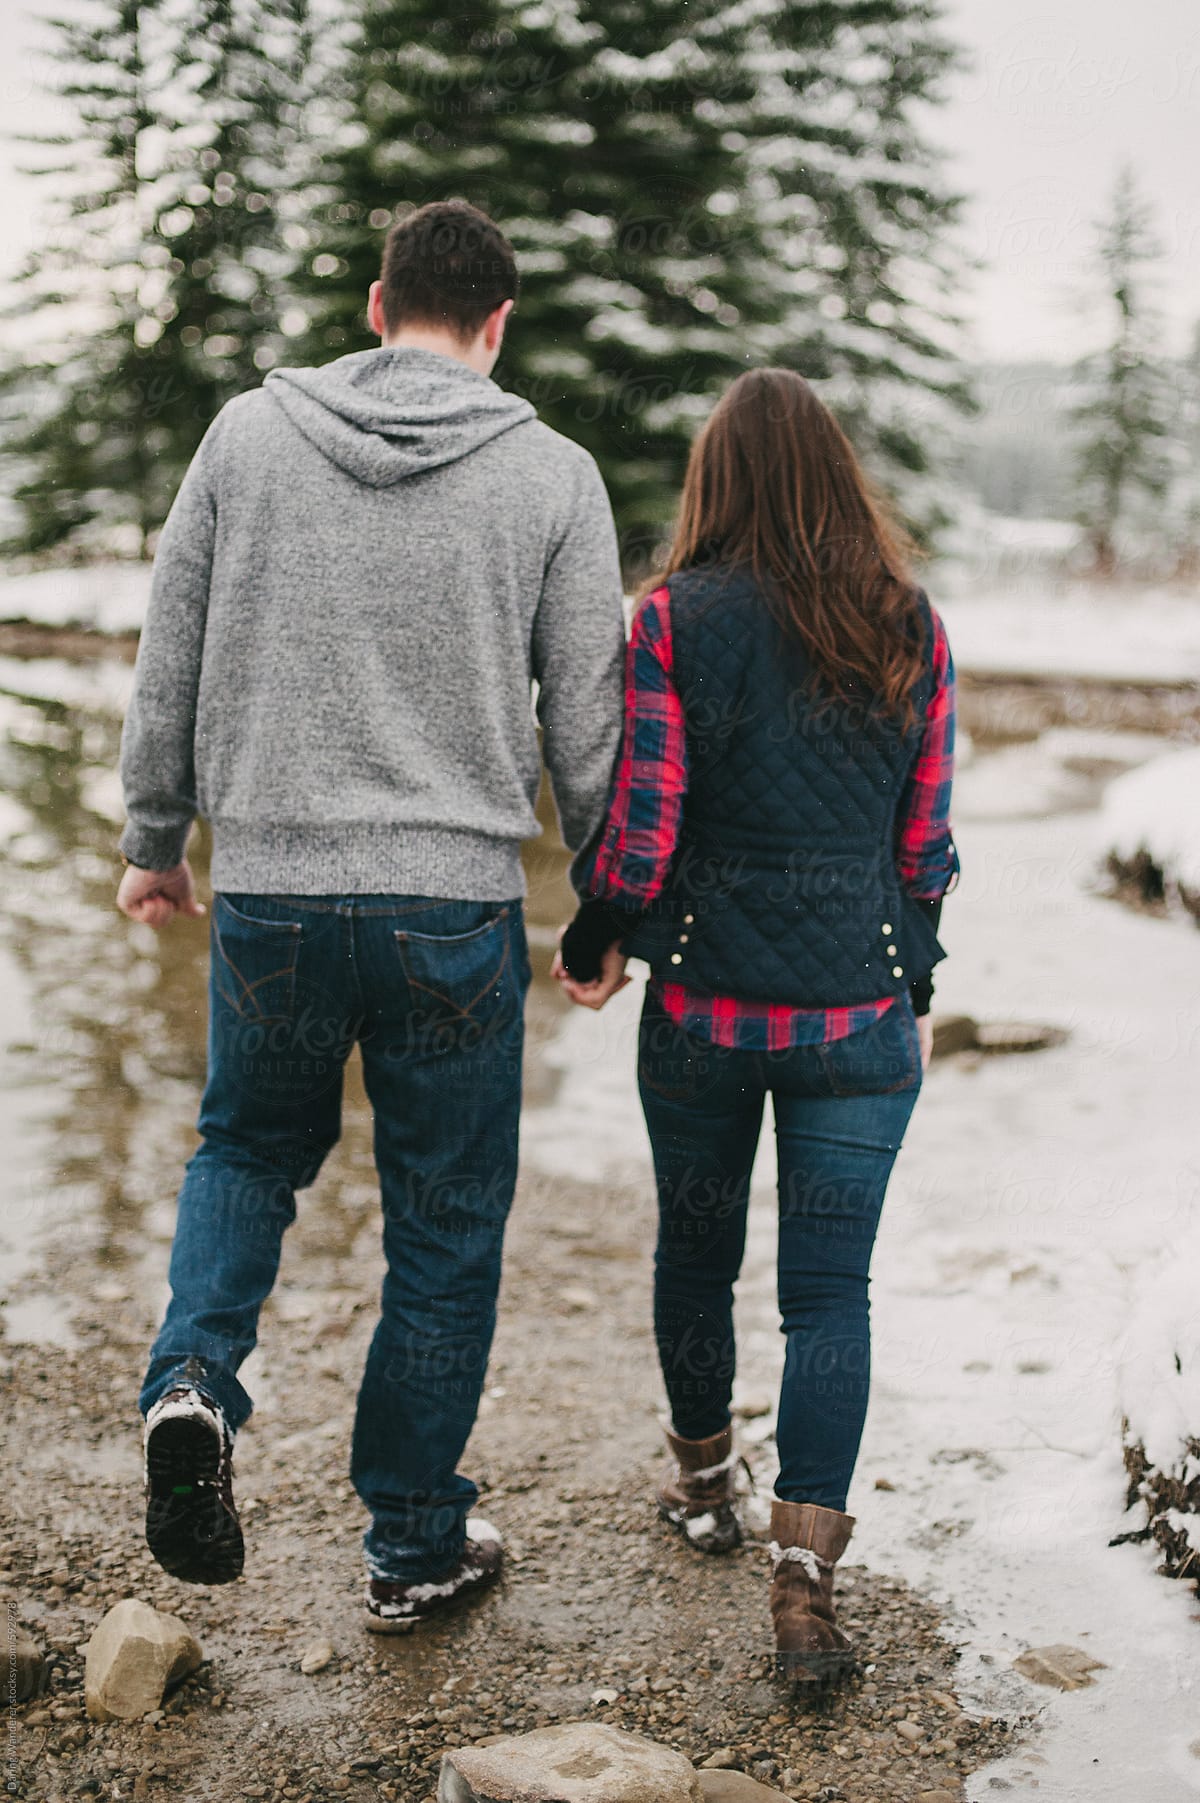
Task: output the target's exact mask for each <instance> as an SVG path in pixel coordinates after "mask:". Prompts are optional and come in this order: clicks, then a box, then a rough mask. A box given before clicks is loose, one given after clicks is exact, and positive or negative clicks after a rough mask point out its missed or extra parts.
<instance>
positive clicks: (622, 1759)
mask: <svg viewBox="0 0 1200 1803" xmlns="http://www.w3.org/2000/svg"><path fill="white" fill-rule="evenodd" d="M703 1794H704V1793H703V1792H702V1791H701V1789H700V1785H699V1781H698V1779H697V1777H696V1774H695V1772H694V1771H693V1769H692V1766H691V1763H690V1762H689V1761H688V1760H686V1759H685V1758H684V1757H683V1755H682V1753H675V1752H672V1750H671V1749H670V1748H669V1747H663V1746H659V1745H657V1744H656V1743H655V1742H654V1741H652V1740H647V1739H645V1738H643V1736H641V1735H639V1734H626V1733H624V1732H623V1731H622V1730H621V1729H619V1728H610V1727H609V1726H608V1725H607V1724H606V1723H602V1722H563V1723H561V1724H560V1725H556V1726H553V1727H549V1728H538V1729H535V1730H534V1732H533V1733H532V1734H519V1735H513V1736H512V1737H510V1738H508V1739H505V1740H498V1741H495V1742H493V1744H492V1745H491V1746H490V1747H460V1748H458V1749H456V1750H455V1751H454V1752H451V1753H446V1754H444V1755H443V1757H442V1767H441V1775H440V1778H439V1781H438V1792H437V1795H438V1803H482V1799H484V1798H486V1799H487V1803H545V1800H546V1799H549V1798H554V1799H555V1800H556V1803H610V1799H612V1798H614V1797H619V1798H620V1799H621V1803H702V1799H703Z"/></svg>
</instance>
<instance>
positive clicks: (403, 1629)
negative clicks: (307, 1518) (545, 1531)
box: [364, 1515, 504, 1634]
mask: <svg viewBox="0 0 1200 1803" xmlns="http://www.w3.org/2000/svg"><path fill="white" fill-rule="evenodd" d="M503 1563H504V1542H503V1540H502V1539H501V1538H500V1535H499V1534H498V1533H497V1531H496V1529H495V1528H494V1527H492V1526H491V1525H490V1524H489V1523H488V1522H486V1521H482V1520H481V1519H480V1518H479V1517H478V1516H477V1515H471V1516H468V1518H467V1541H466V1545H465V1546H464V1547H463V1550H462V1553H461V1554H460V1556H459V1559H458V1563H457V1564H456V1565H453V1566H452V1567H451V1568H450V1570H449V1571H448V1572H447V1573H446V1575H445V1577H443V1578H439V1579H438V1581H437V1582H436V1583H431V1584H429V1583H422V1584H416V1583H412V1584H410V1583H397V1582H394V1581H393V1580H391V1579H389V1578H376V1577H372V1578H369V1579H368V1580H367V1594H366V1597H365V1598H364V1607H365V1609H366V1616H367V1620H366V1625H367V1631H368V1633H371V1634H406V1633H407V1632H408V1630H409V1629H410V1628H414V1627H416V1625H417V1623H418V1622H420V1621H424V1620H426V1618H427V1617H428V1616H430V1615H437V1614H439V1613H440V1611H441V1610H443V1609H446V1608H448V1607H449V1606H450V1605H451V1604H453V1603H459V1602H462V1601H464V1600H466V1599H469V1598H473V1597H476V1596H478V1595H479V1593H480V1591H482V1590H486V1589H487V1587H488V1585H489V1584H494V1583H495V1581H496V1579H497V1578H498V1577H499V1576H500V1570H501V1567H502V1565H503Z"/></svg>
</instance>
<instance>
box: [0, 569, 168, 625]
mask: <svg viewBox="0 0 1200 1803" xmlns="http://www.w3.org/2000/svg"><path fill="white" fill-rule="evenodd" d="M150 569H151V566H150V565H149V564H148V563H97V564H88V565H86V566H84V567H83V568H81V569H69V570H32V571H26V572H25V573H24V574H21V575H15V576H0V621H2V620H28V621H30V622H32V623H33V624H34V625H36V626H77V627H83V628H84V629H86V630H88V631H91V632H109V633H111V632H137V631H138V630H139V628H140V627H141V624H142V620H143V618H144V616H145V612H146V603H147V602H148V600H149V598H150Z"/></svg>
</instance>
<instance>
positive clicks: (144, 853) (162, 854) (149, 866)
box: [117, 820, 192, 870]
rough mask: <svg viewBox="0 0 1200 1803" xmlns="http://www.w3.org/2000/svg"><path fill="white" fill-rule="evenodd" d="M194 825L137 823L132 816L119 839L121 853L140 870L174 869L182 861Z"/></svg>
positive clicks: (118, 845) (118, 846)
mask: <svg viewBox="0 0 1200 1803" xmlns="http://www.w3.org/2000/svg"><path fill="white" fill-rule="evenodd" d="M191 830H192V826H191V822H190V821H189V822H188V824H187V825H186V826H184V827H177V826H170V827H167V826H137V825H135V824H134V822H133V821H132V820H131V821H129V822H128V824H127V825H126V827H125V831H124V832H123V833H122V834H121V837H120V839H119V840H118V842H117V849H118V851H119V852H120V853H121V856H122V857H123V858H124V859H125V860H126V861H127V862H128V863H130V864H136V866H137V868H138V869H139V870H174V868H175V866H176V865H177V864H182V862H183V857H184V853H185V852H186V850H187V842H188V834H189V833H190V832H191Z"/></svg>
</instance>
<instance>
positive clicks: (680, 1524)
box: [657, 1502, 742, 1558]
mask: <svg viewBox="0 0 1200 1803" xmlns="http://www.w3.org/2000/svg"><path fill="white" fill-rule="evenodd" d="M657 1507H658V1512H659V1515H660V1516H661V1517H662V1519H663V1520H664V1521H665V1522H666V1523H667V1525H668V1527H672V1528H674V1530H675V1532H676V1533H677V1534H678V1535H679V1538H680V1539H681V1540H682V1541H683V1542H684V1545H685V1546H690V1547H691V1549H692V1551H693V1552H695V1553H707V1554H708V1555H709V1556H710V1558H720V1557H721V1555H722V1554H724V1553H732V1552H734V1551H735V1550H736V1549H737V1548H738V1547H739V1546H740V1545H741V1544H742V1524H741V1522H740V1521H739V1520H738V1519H737V1516H736V1515H735V1516H734V1517H733V1518H732V1520H731V1521H730V1522H729V1523H728V1525H727V1527H726V1528H725V1529H724V1530H723V1531H722V1532H721V1533H720V1535H719V1536H718V1535H717V1534H716V1533H715V1532H714V1535H713V1537H712V1538H710V1539H708V1540H693V1538H692V1536H691V1535H690V1534H689V1533H688V1531H687V1527H686V1525H685V1524H686V1521H687V1517H686V1516H678V1515H675V1514H673V1513H672V1511H671V1510H670V1509H669V1508H668V1507H667V1505H666V1503H664V1502H659V1503H658V1505H657Z"/></svg>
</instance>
